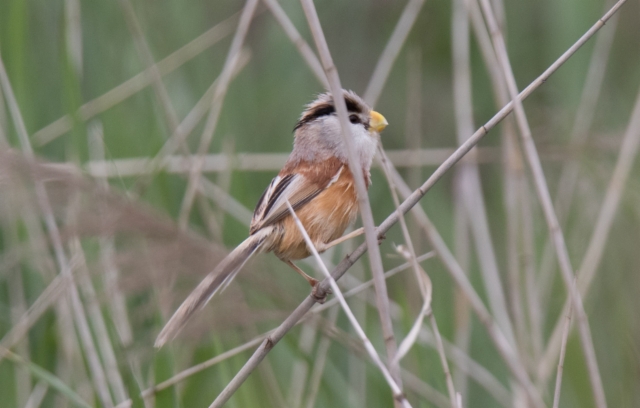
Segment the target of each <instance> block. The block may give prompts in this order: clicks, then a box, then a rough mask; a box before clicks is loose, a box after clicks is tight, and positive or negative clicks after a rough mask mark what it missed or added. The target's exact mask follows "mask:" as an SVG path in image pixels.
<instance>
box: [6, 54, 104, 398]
mask: <svg viewBox="0 0 640 408" xmlns="http://www.w3.org/2000/svg"><path fill="white" fill-rule="evenodd" d="M0 85H1V86H2V88H3V90H4V93H5V97H6V98H7V103H8V105H9V109H10V111H11V116H12V119H13V122H14V126H15V127H16V132H17V133H18V138H19V140H20V145H21V148H22V151H23V153H24V155H25V156H26V158H27V159H29V160H30V161H33V160H34V157H35V155H34V152H33V147H32V146H31V142H30V140H29V136H28V133H27V129H26V126H25V124H24V119H23V117H22V113H21V112H20V108H19V106H18V103H17V101H16V98H15V95H14V93H13V89H12V87H11V83H10V81H9V78H8V76H7V71H6V69H5V66H4V62H3V61H2V58H0ZM34 184H35V193H36V197H37V201H38V205H39V207H40V211H41V212H42V213H43V216H44V220H45V225H46V229H47V232H48V234H49V239H50V240H51V244H52V245H53V249H54V254H55V257H56V262H57V266H58V269H59V273H60V274H61V275H63V276H67V277H69V279H70V280H71V282H73V276H72V268H71V263H70V261H69V260H68V258H67V255H66V254H65V251H64V247H63V245H62V240H61V237H60V231H59V229H58V225H57V224H56V220H55V217H54V215H53V210H52V207H51V203H50V201H49V197H48V194H47V191H46V190H45V187H44V184H43V182H42V181H41V180H35V182H34ZM69 291H70V293H69V294H70V298H69V299H65V300H68V302H69V304H70V306H71V309H72V313H73V318H74V321H75V324H76V327H77V329H78V334H79V336H80V340H81V342H82V345H83V348H84V351H85V356H86V358H87V362H88V366H89V367H90V369H91V372H92V379H93V381H94V385H95V387H96V389H97V392H98V395H99V397H100V400H101V402H102V404H103V405H104V406H105V407H106V408H111V407H113V400H112V399H111V395H110V393H109V390H108V386H107V384H106V381H105V375H104V371H103V369H102V366H101V364H100V359H99V357H98V355H97V353H96V350H95V345H94V343H93V339H92V338H91V332H90V330H89V327H88V323H87V319H86V315H85V313H84V309H83V307H82V302H81V301H80V296H79V294H78V291H77V288H76V287H75V285H74V284H73V283H72V284H71V287H70V289H69Z"/></svg>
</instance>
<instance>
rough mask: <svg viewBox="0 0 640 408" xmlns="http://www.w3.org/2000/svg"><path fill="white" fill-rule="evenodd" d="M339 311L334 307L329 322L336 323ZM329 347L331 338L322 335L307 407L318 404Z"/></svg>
mask: <svg viewBox="0 0 640 408" xmlns="http://www.w3.org/2000/svg"><path fill="white" fill-rule="evenodd" d="M339 311H340V309H338V308H337V307H336V308H335V309H332V310H331V311H330V312H329V315H328V316H327V322H328V323H330V324H332V325H335V323H336V320H337V319H338V312H339ZM329 347H331V339H330V338H329V337H326V336H325V337H322V338H321V339H320V342H319V343H318V349H317V350H316V355H315V358H314V359H313V368H312V369H311V376H310V377H309V392H308V393H307V399H306V401H307V403H306V404H305V406H306V408H313V407H314V406H315V404H316V397H317V396H318V391H319V390H320V383H321V381H322V373H323V372H324V366H325V363H326V362H327V355H328V353H329Z"/></svg>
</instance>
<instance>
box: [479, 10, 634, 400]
mask: <svg viewBox="0 0 640 408" xmlns="http://www.w3.org/2000/svg"><path fill="white" fill-rule="evenodd" d="M625 2H626V0H620V1H619V2H618V3H616V5H615V6H614V7H613V9H611V10H610V11H609V12H608V13H607V15H608V16H609V17H610V16H611V15H613V12H615V10H617V8H619V7H620V6H622V5H623V4H624V3H625ZM480 5H481V7H482V11H483V13H484V16H485V20H486V21H487V25H488V27H489V30H490V32H491V35H492V39H493V44H494V49H495V50H496V55H497V57H498V61H499V62H500V65H501V68H502V73H503V75H504V77H505V80H506V82H507V89H508V90H509V95H510V97H511V98H512V99H513V100H514V101H515V106H514V108H515V109H514V110H515V115H516V122H517V124H518V127H519V129H520V138H521V141H522V146H523V149H524V153H525V158H526V159H527V160H526V161H527V163H528V164H529V167H530V170H531V173H532V176H533V181H534V185H535V189H536V192H537V194H538V198H539V200H540V203H541V205H542V210H543V212H544V215H545V220H546V221H547V226H548V228H549V234H550V236H551V239H552V241H553V243H554V247H555V250H556V256H557V257H558V262H559V264H560V271H561V272H562V277H563V279H564V281H565V285H566V286H567V291H568V292H569V298H570V299H571V302H573V306H574V309H575V312H576V315H577V323H578V328H579V333H580V340H581V343H582V348H583V352H584V356H585V360H586V362H587V368H588V373H589V379H590V382H591V388H592V392H593V396H594V399H595V402H596V406H597V407H598V408H605V407H606V406H607V402H606V397H605V394H604V388H603V385H602V379H601V377H600V371H599V369H598V361H597V357H596V354H595V349H594V346H593V339H592V336H591V330H590V328H589V321H588V319H587V316H586V312H585V310H584V305H583V303H582V298H581V296H580V293H579V291H578V289H577V286H576V285H575V281H574V279H573V278H574V274H573V267H572V266H571V260H570V258H569V253H568V249H567V246H566V242H565V240H564V235H563V233H562V229H561V228H560V224H559V222H558V218H557V216H556V214H555V210H554V208H553V202H552V200H551V195H550V194H549V189H548V187H547V183H546V179H545V176H544V171H543V170H542V166H541V164H540V158H539V156H538V152H537V149H536V146H535V143H534V142H533V138H532V134H531V129H530V127H529V123H528V120H527V116H526V114H525V111H524V108H523V107H522V102H521V101H520V100H519V99H518V88H517V84H516V81H515V77H514V75H513V70H512V69H511V64H510V62H509V56H508V53H507V49H506V44H505V42H504V38H503V37H502V32H501V30H500V28H499V27H498V24H497V22H496V19H495V16H494V14H493V9H492V7H491V4H490V3H489V1H488V0H480ZM599 23H600V24H601V25H604V18H603V19H601V20H600V21H599Z"/></svg>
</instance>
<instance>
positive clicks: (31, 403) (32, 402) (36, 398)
mask: <svg viewBox="0 0 640 408" xmlns="http://www.w3.org/2000/svg"><path fill="white" fill-rule="evenodd" d="M48 390H49V386H48V385H47V383H46V382H44V381H43V380H40V381H39V382H38V383H37V384H36V386H35V387H34V388H33V391H32V392H31V395H29V399H28V400H27V402H26V403H25V404H24V408H38V407H39V406H40V404H42V400H43V399H44V396H45V395H47V391H48Z"/></svg>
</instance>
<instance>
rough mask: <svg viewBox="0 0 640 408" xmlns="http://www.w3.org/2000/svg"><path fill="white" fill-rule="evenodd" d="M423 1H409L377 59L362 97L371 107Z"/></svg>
mask: <svg viewBox="0 0 640 408" xmlns="http://www.w3.org/2000/svg"><path fill="white" fill-rule="evenodd" d="M424 1H425V0H409V1H408V2H407V5H406V6H405V7H404V10H402V15H401V16H400V18H399V19H398V23H397V24H396V27H395V28H394V29H393V33H392V34H391V37H390V38H389V42H388V43H387V45H386V47H385V48H384V51H383V52H382V55H380V58H378V63H377V64H376V67H375V68H374V70H373V74H372V75H371V79H370V80H369V85H368V86H367V89H366V90H365V92H364V95H363V98H364V100H365V101H367V103H368V104H370V105H371V106H375V105H376V103H377V102H378V98H380V94H381V93H382V88H383V87H384V85H385V84H386V83H387V78H388V77H389V73H390V72H391V68H392V67H393V64H394V62H395V61H396V59H397V58H398V55H399V54H400V50H401V49H402V46H403V45H404V43H405V42H406V41H407V37H408V36H409V32H410V31H411V29H412V28H413V24H414V23H415V22H416V19H417V18H418V15H419V14H420V10H422V6H423V5H424Z"/></svg>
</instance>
